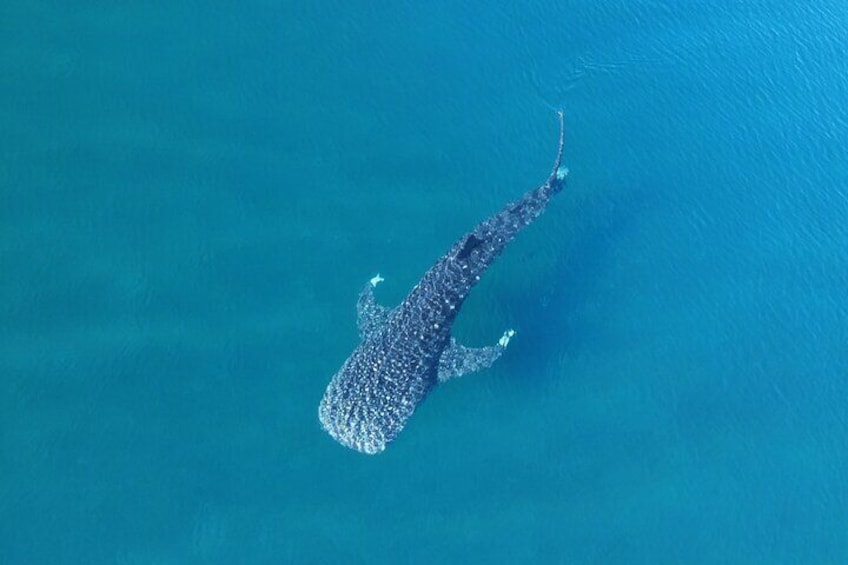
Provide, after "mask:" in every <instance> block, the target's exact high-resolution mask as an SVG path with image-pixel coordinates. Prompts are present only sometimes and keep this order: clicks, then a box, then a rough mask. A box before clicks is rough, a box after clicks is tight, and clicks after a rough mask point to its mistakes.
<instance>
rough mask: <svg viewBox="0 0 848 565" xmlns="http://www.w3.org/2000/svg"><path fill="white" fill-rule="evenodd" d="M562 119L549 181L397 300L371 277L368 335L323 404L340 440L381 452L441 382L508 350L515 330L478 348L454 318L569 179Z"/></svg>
mask: <svg viewBox="0 0 848 565" xmlns="http://www.w3.org/2000/svg"><path fill="white" fill-rule="evenodd" d="M559 125H560V135H559V146H558V149H557V157H556V161H555V163H554V169H553V172H552V173H551V175H550V176H549V177H548V179H547V180H546V181H545V183H544V184H542V185H541V186H540V187H538V188H536V189H534V190H531V191H529V192H527V193H526V194H525V195H524V196H523V197H522V198H521V199H520V200H518V201H516V202H512V203H510V204H508V205H507V206H505V207H504V208H503V209H502V210H501V211H500V212H498V213H497V214H495V215H493V216H491V217H489V218H488V219H486V220H484V221H483V222H481V223H480V224H478V225H477V226H476V227H475V228H474V229H473V230H472V231H470V232H469V233H467V234H465V235H463V236H462V237H461V238H460V239H459V240H458V241H457V242H456V243H454V244H453V246H452V247H451V248H450V250H449V251H448V252H447V253H446V254H445V255H444V256H442V257H441V258H440V259H439V260H438V261H437V262H436V263H435V264H434V265H433V266H432V267H430V269H429V270H428V271H427V272H426V273H425V274H424V276H423V277H422V278H421V280H420V281H419V282H418V284H417V285H415V288H413V289H412V291H411V292H410V293H409V295H408V296H407V297H406V299H405V300H404V301H403V302H402V303H401V304H400V305H399V306H398V307H396V308H394V309H392V310H389V309H387V308H384V307H382V306H380V305H378V304H377V303H376V301H375V300H374V294H373V289H374V287H375V286H376V285H377V283H379V282H380V281H382V280H383V279H382V277H380V276H379V275H377V276H376V277H374V278H373V279H371V281H370V282H369V283H368V284H366V285H365V288H364V289H363V290H362V292H361V293H360V296H359V300H358V302H357V313H358V325H359V333H360V338H361V342H360V344H359V346H358V347H357V348H356V349H355V350H354V351H353V353H352V354H351V355H350V357H348V359H347V361H345V362H344V364H343V365H342V367H341V369H339V371H338V373H336V375H335V376H334V377H333V379H332V380H331V381H330V384H329V385H328V386H327V390H326V391H325V393H324V397H323V399H322V400H321V403H320V405H319V407H318V418H319V420H320V422H321V425H322V427H323V428H324V430H326V431H327V432H328V433H329V434H330V435H331V436H332V437H333V438H334V439H335V440H337V441H338V442H339V443H341V444H342V445H345V446H347V447H350V448H352V449H355V450H357V451H360V452H362V453H367V454H375V453H380V452H381V451H383V450H384V449H385V448H386V445H387V444H389V443H390V442H391V441H392V440H394V439H395V438H396V437H397V435H398V434H399V433H400V431H401V430H402V429H403V427H404V425H405V424H406V422H407V420H408V419H409V417H410V416H411V415H412V413H413V412H414V411H415V408H416V407H417V406H418V404H420V403H421V401H422V400H424V398H425V397H426V396H427V393H429V392H430V391H431V390H432V389H433V388H434V387H435V386H436V385H437V384H438V383H439V382H441V381H445V380H447V379H450V378H452V377H457V376H460V375H462V374H465V373H469V372H473V371H476V370H479V369H482V368H485V367H488V366H489V365H491V364H492V363H493V362H494V361H495V359H497V358H498V357H499V356H500V354H501V353H503V350H504V349H505V348H506V344H507V343H508V342H509V338H510V337H512V335H513V334H514V333H515V332H514V331H513V330H509V331H507V332H506V333H504V336H503V337H502V338H501V339H500V341H499V342H498V343H497V344H496V345H493V346H489V347H483V348H478V349H472V348H466V347H463V346H462V345H459V344H458V343H456V341H455V340H453V339H452V338H451V325H452V324H453V321H454V320H455V319H456V316H457V314H458V313H459V310H460V307H461V306H462V303H463V301H464V300H465V298H466V297H467V296H468V292H469V291H470V290H471V288H472V287H473V286H474V285H475V284H477V282H478V281H479V280H480V276H481V275H482V274H483V273H484V272H485V271H486V269H488V267H489V265H491V264H492V262H493V261H494V260H495V258H496V257H497V256H498V255H500V254H501V252H502V251H503V249H504V247H505V246H506V244H507V243H509V242H510V241H511V240H512V239H513V238H514V237H515V236H516V234H517V233H518V232H519V231H521V230H522V229H523V228H525V227H526V226H528V225H530V224H531V223H532V222H533V220H535V219H536V218H537V217H538V216H539V215H540V214H541V213H542V212H543V211H544V210H545V208H546V207H547V205H548V202H549V201H550V199H551V197H552V196H553V195H554V194H556V193H557V192H559V191H560V190H562V188H563V186H564V185H565V180H566V176H567V173H568V171H567V169H564V168H560V161H561V159H562V149H563V141H564V124H563V114H562V112H559Z"/></svg>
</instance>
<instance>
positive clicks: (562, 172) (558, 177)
mask: <svg viewBox="0 0 848 565" xmlns="http://www.w3.org/2000/svg"><path fill="white" fill-rule="evenodd" d="M557 117H558V118H559V144H558V145H557V155H556V160H555V161H554V170H553V171H552V172H551V176H550V177H549V178H548V184H549V185H550V186H551V187H552V188H554V190H559V189H560V188H562V185H563V183H564V182H565V178H566V177H567V176H568V169H567V168H565V167H563V166H562V148H563V146H564V145H565V112H563V111H562V110H557Z"/></svg>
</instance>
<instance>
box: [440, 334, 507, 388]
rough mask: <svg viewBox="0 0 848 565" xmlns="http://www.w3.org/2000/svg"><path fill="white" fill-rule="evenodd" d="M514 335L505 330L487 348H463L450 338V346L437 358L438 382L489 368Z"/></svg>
mask: <svg viewBox="0 0 848 565" xmlns="http://www.w3.org/2000/svg"><path fill="white" fill-rule="evenodd" d="M514 335H515V330H507V331H506V332H504V334H503V336H501V338H500V339H499V340H498V343H497V344H495V345H489V346H487V347H465V346H464V345H460V344H458V343H457V342H456V340H455V339H454V338H451V342H450V345H448V346H447V347H446V348H445V350H444V351H443V352H442V356H441V357H440V358H439V382H442V383H443V382H445V381H447V380H449V379H453V378H456V377H461V376H462V375H467V374H468V373H473V372H475V371H480V370H481V369H486V368H488V367H491V366H492V363H494V362H495V361H496V360H497V359H498V357H500V356H501V354H502V353H503V352H504V349H506V346H507V344H509V340H510V338H511V337H512V336H514Z"/></svg>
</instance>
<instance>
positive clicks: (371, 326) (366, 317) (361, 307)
mask: <svg viewBox="0 0 848 565" xmlns="http://www.w3.org/2000/svg"><path fill="white" fill-rule="evenodd" d="M381 282H383V277H381V276H380V275H379V274H377V276H375V277H373V278H372V279H371V280H370V281H368V284H366V285H365V288H363V289H362V292H360V293H359V299H358V300H357V301H356V325H357V326H358V327H359V337H360V338H361V339H365V338H367V337H368V336H369V335H371V334H372V333H373V332H375V331H376V330H377V329H379V328H380V327H382V325H383V324H384V323H385V321H386V318H388V317H389V309H388V308H386V307H385V306H380V305H379V304H377V300H376V299H375V298H374V287H375V286H377V285H378V284H379V283H381Z"/></svg>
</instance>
